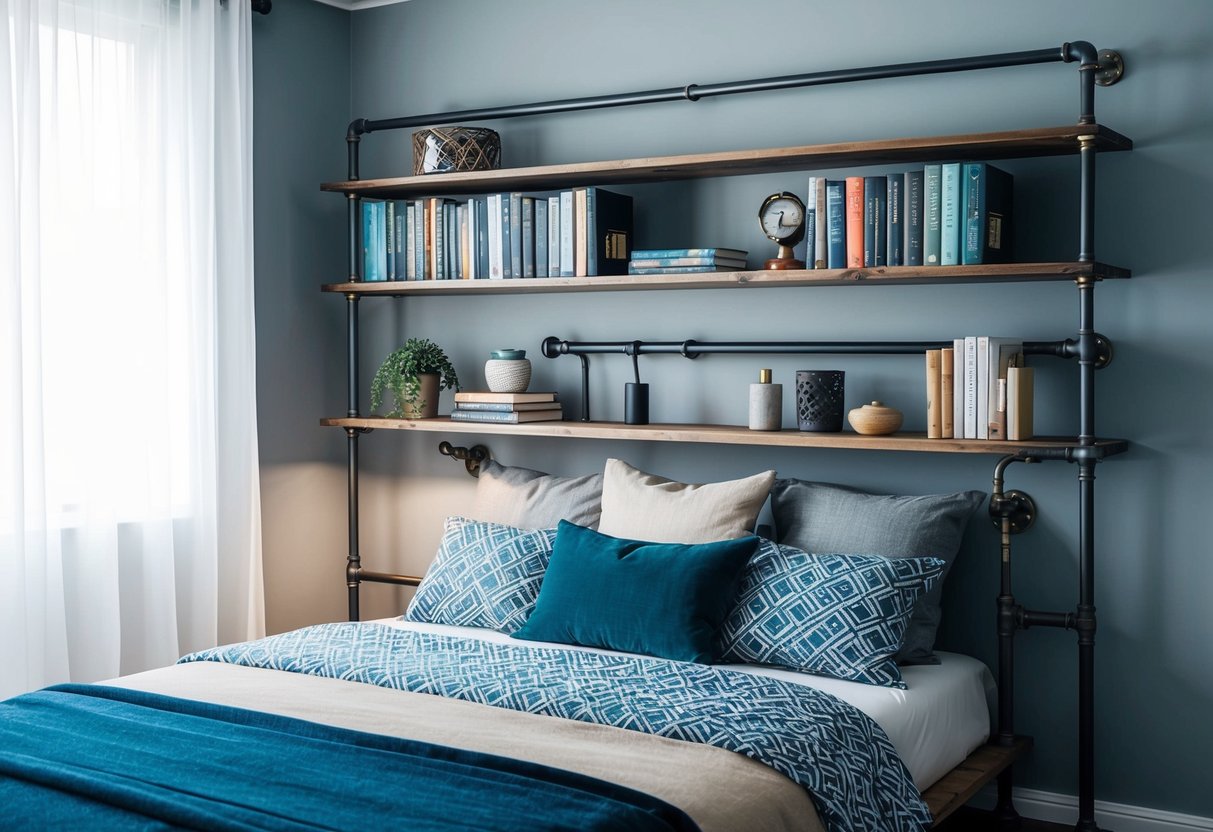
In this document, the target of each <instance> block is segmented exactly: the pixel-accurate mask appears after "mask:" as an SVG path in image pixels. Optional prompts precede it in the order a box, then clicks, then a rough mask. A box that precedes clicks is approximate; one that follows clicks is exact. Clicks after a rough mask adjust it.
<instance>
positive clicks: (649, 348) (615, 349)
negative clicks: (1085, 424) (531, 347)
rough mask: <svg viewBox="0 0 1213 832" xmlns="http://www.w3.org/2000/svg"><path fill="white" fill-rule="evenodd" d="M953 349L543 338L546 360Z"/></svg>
mask: <svg viewBox="0 0 1213 832" xmlns="http://www.w3.org/2000/svg"><path fill="white" fill-rule="evenodd" d="M1076 347H1077V342H1076V341H1074V340H1072V339H1066V340H1063V341H1025V342H1024V345H1023V351H1024V353H1025V354H1026V355H1052V356H1056V357H1058V358H1076V357H1077V356H1078V353H1077V349H1076ZM945 348H946V349H951V348H952V342H951V341H696V340H693V339H688V340H686V341H563V340H561V339H559V338H557V337H556V336H554V335H552V336H548V337H547V338H544V339H543V345H542V352H543V355H544V357H546V358H558V357H559V356H561V355H632V356H636V355H681V356H682V357H684V358H698V357H699V356H700V355H708V354H725V355H918V354H921V353H923V352H925V351H926V350H936V349H945Z"/></svg>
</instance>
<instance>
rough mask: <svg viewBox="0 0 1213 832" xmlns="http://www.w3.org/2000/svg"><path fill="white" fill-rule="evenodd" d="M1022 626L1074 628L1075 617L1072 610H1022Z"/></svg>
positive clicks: (1023, 627)
mask: <svg viewBox="0 0 1213 832" xmlns="http://www.w3.org/2000/svg"><path fill="white" fill-rule="evenodd" d="M1019 618H1020V628H1021V629H1024V630H1026V629H1028V628H1029V627H1058V628H1060V629H1062V630H1073V629H1074V622H1075V617H1074V613H1072V612H1041V611H1040V610H1022V611H1021V612H1020V616H1019Z"/></svg>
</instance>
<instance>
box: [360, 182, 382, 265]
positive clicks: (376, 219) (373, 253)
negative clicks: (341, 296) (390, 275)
mask: <svg viewBox="0 0 1213 832" xmlns="http://www.w3.org/2000/svg"><path fill="white" fill-rule="evenodd" d="M384 217H385V209H384V206H383V203H382V202H380V201H379V200H369V199H364V200H363V201H362V261H363V262H362V279H363V280H365V281H367V282H368V283H377V282H379V281H383V280H387V241H386V234H385V232H384Z"/></svg>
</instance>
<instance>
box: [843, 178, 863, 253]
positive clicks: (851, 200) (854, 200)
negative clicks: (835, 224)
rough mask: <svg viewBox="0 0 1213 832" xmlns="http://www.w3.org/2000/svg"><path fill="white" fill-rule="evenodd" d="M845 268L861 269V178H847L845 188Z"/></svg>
mask: <svg viewBox="0 0 1213 832" xmlns="http://www.w3.org/2000/svg"><path fill="white" fill-rule="evenodd" d="M846 188H847V189H846V222H847V268H848V269H859V268H863V177H862V176H848V177H847V186H846Z"/></svg>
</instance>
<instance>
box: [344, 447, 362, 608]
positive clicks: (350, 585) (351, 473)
mask: <svg viewBox="0 0 1213 832" xmlns="http://www.w3.org/2000/svg"><path fill="white" fill-rule="evenodd" d="M345 435H346V459H347V461H348V464H349V467H348V470H347V471H346V476H347V478H348V487H349V493H348V498H347V499H348V502H347V505H346V510H347V511H348V517H349V549H350V553H349V556H348V557H347V558H346V565H345V586H346V592H347V594H348V596H349V613H350V621H357V620H358V614H359V613H358V581H359V577H358V575H359V572H360V571H361V570H362V556H361V555H359V554H358V430H357V429H356V428H346V429H345Z"/></svg>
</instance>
